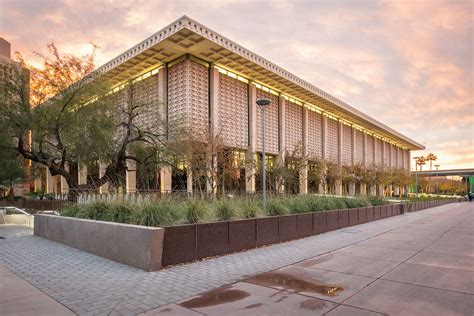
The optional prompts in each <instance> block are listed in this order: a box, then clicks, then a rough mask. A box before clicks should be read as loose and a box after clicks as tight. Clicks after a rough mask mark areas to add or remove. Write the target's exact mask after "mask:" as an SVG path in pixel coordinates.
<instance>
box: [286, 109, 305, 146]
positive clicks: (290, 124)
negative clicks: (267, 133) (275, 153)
mask: <svg viewBox="0 0 474 316" xmlns="http://www.w3.org/2000/svg"><path fill="white" fill-rule="evenodd" d="M302 140H303V107H302V106H300V105H298V104H296V103H293V102H290V101H289V100H285V149H286V150H287V151H288V152H290V153H291V152H293V151H294V150H295V149H296V148H298V147H300V146H301V145H302Z"/></svg>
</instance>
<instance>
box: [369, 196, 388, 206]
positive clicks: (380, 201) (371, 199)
mask: <svg viewBox="0 0 474 316" xmlns="http://www.w3.org/2000/svg"><path fill="white" fill-rule="evenodd" d="M369 203H370V204H371V205H372V206H379V205H384V204H387V201H385V200H384V199H382V198H380V197H377V196H371V197H369Z"/></svg>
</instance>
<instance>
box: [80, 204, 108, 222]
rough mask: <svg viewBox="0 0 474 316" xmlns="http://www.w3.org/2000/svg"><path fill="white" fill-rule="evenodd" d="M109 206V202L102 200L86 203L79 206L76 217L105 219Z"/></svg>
mask: <svg viewBox="0 0 474 316" xmlns="http://www.w3.org/2000/svg"><path fill="white" fill-rule="evenodd" d="M110 208H111V204H110V203H107V202H103V201H98V202H94V203H91V204H86V205H83V206H79V211H78V212H77V213H76V217H78V218H85V219H92V220H97V221H103V220H105V219H106V217H107V213H108V212H109V211H110Z"/></svg>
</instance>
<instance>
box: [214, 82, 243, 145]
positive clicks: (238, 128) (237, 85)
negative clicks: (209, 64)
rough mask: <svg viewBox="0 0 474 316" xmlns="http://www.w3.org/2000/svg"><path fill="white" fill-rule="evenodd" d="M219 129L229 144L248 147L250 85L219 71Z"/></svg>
mask: <svg viewBox="0 0 474 316" xmlns="http://www.w3.org/2000/svg"><path fill="white" fill-rule="evenodd" d="M218 111H219V130H218V134H219V135H220V136H221V137H222V139H223V141H224V143H225V144H226V145H227V146H231V147H236V148H241V149H247V146H248V138H249V136H248V134H249V133H248V126H249V124H248V122H249V120H248V85H247V84H246V83H245V82H242V81H239V80H237V79H234V78H231V77H229V76H227V75H224V74H222V73H219V106H218Z"/></svg>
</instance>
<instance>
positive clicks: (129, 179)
mask: <svg viewBox="0 0 474 316" xmlns="http://www.w3.org/2000/svg"><path fill="white" fill-rule="evenodd" d="M125 192H126V193H135V192H137V164H136V162H135V161H131V160H128V161H127V171H126V172H125Z"/></svg>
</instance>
